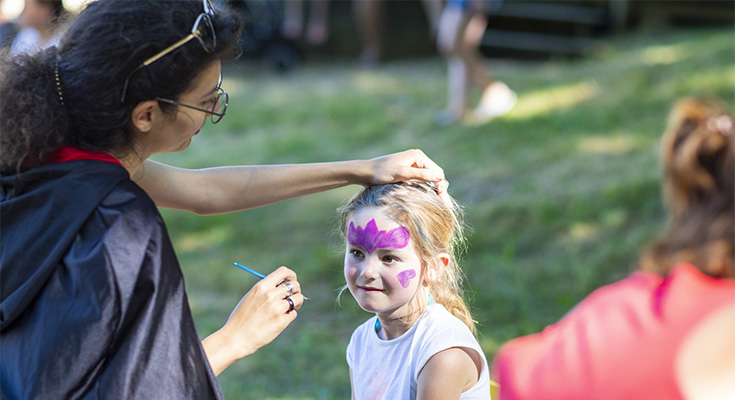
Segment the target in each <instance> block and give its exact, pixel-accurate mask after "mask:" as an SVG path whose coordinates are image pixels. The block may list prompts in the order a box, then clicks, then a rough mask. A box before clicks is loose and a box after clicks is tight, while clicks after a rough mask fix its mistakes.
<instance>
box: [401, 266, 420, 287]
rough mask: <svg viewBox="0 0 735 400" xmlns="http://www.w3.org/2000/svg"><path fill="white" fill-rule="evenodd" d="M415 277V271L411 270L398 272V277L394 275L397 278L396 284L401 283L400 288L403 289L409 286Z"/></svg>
mask: <svg viewBox="0 0 735 400" xmlns="http://www.w3.org/2000/svg"><path fill="white" fill-rule="evenodd" d="M415 277H416V271H414V270H412V269H407V270H405V271H402V272H399V273H398V275H396V278H398V282H400V283H401V286H403V288H404V289H405V288H407V287H408V285H410V284H411V279H413V278H415Z"/></svg>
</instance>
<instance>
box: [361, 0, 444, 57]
mask: <svg viewBox="0 0 735 400" xmlns="http://www.w3.org/2000/svg"><path fill="white" fill-rule="evenodd" d="M384 1H385V0H353V2H352V7H353V13H354V18H355V24H356V25H357V30H358V32H357V33H358V34H359V36H360V40H361V42H362V51H361V53H360V57H359V58H358V62H359V63H360V65H361V66H363V67H367V68H370V67H374V66H375V65H376V64H377V63H378V62H380V59H381V57H382V56H383V29H384V27H383V7H384V4H383V2H384ZM442 3H443V0H421V4H422V6H423V7H424V11H425V12H426V17H427V19H428V22H429V35H430V36H431V37H432V38H433V37H435V36H436V31H437V27H438V25H439V16H440V15H441V12H442Z"/></svg>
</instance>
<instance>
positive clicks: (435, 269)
mask: <svg viewBox="0 0 735 400" xmlns="http://www.w3.org/2000/svg"><path fill="white" fill-rule="evenodd" d="M435 260H436V261H435V262H433V263H431V264H430V265H429V268H427V280H428V281H435V280H437V279H439V277H441V276H442V273H443V272H444V269H445V268H447V266H448V265H449V262H450V261H452V256H450V255H449V254H447V253H440V254H439V255H438V256H436V258H435ZM427 283H428V282H427Z"/></svg>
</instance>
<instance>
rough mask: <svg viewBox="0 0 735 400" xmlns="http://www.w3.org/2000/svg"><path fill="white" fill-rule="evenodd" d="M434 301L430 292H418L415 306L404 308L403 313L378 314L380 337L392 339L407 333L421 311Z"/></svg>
mask: <svg viewBox="0 0 735 400" xmlns="http://www.w3.org/2000/svg"><path fill="white" fill-rule="evenodd" d="M431 303H433V298H432V297H431V295H430V294H428V293H427V294H417V296H416V297H415V298H414V301H413V306H412V307H408V308H407V309H405V310H402V314H400V315H398V314H396V313H390V314H382V315H381V314H378V320H379V321H380V326H379V327H378V329H377V333H378V337H380V338H381V339H384V340H392V339H395V338H397V337H400V336H401V335H403V334H404V333H406V332H407V331H408V330H409V329H411V327H412V326H413V324H415V323H416V321H418V319H419V317H420V316H421V313H422V312H423V311H424V310H425V309H426V307H427V306H428V305H430V304H431Z"/></svg>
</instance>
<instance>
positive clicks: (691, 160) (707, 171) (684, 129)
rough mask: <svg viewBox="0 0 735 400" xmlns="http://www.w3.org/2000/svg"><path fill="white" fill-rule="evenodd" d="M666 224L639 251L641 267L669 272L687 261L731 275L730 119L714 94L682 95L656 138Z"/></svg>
mask: <svg viewBox="0 0 735 400" xmlns="http://www.w3.org/2000/svg"><path fill="white" fill-rule="evenodd" d="M661 166H662V168H663V173H664V184H663V195H664V201H665V204H666V206H667V209H668V212H669V219H670V220H669V227H668V230H667V231H666V232H665V234H664V235H663V236H662V238H661V239H659V240H658V241H657V242H656V243H654V244H653V245H651V246H649V247H648V248H647V249H646V250H645V251H644V252H643V253H642V254H641V267H642V268H643V269H644V270H646V271H651V272H656V273H659V274H661V275H664V276H665V275H668V273H669V272H670V271H671V269H672V268H673V267H674V266H675V265H676V264H678V263H683V262H686V263H690V264H693V265H694V266H696V267H697V268H698V269H699V270H701V271H702V272H703V273H705V274H708V275H711V276H714V277H733V276H735V265H733V263H734V261H733V260H735V244H734V241H735V229H734V228H733V225H735V205H734V204H733V202H734V201H735V200H734V198H735V118H733V114H732V112H730V111H729V110H728V106H727V104H726V103H725V102H724V101H722V100H720V99H718V98H714V97H698V98H684V99H681V100H679V101H678V102H677V103H676V104H675V105H674V107H673V109H672V110H671V113H670V116H669V121H668V126H667V127H666V131H665V132H664V134H663V137H662V141H661Z"/></svg>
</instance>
